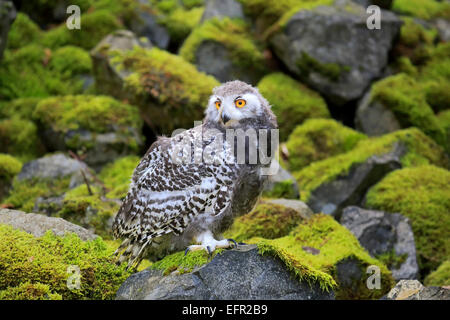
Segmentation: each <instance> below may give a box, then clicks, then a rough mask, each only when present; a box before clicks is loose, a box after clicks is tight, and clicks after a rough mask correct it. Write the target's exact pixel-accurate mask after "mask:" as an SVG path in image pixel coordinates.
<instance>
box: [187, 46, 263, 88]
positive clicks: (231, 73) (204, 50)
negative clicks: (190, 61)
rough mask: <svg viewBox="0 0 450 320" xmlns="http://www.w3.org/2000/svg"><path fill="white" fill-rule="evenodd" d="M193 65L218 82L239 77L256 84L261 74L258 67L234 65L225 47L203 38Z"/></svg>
mask: <svg viewBox="0 0 450 320" xmlns="http://www.w3.org/2000/svg"><path fill="white" fill-rule="evenodd" d="M195 65H196V66H197V69H198V70H199V71H203V72H205V73H207V74H209V75H212V76H214V77H215V78H216V79H217V80H219V81H220V82H226V81H231V80H236V79H239V80H241V81H245V82H247V83H250V84H252V85H256V84H257V82H258V81H259V80H260V79H261V77H262V76H263V74H262V73H261V72H260V71H259V70H260V68H254V67H251V68H243V67H242V66H236V65H235V64H234V63H233V61H232V60H231V58H230V54H229V53H228V50H227V48H226V47H225V46H224V45H223V44H221V43H219V42H215V41H211V40H205V41H203V42H202V43H200V45H199V46H198V47H197V50H196V52H195Z"/></svg>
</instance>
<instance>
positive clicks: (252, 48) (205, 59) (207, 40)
mask: <svg viewBox="0 0 450 320" xmlns="http://www.w3.org/2000/svg"><path fill="white" fill-rule="evenodd" d="M212 52H215V53H213V54H211V53H212ZM180 55H181V56H182V57H183V58H184V59H186V60H187V61H189V62H191V63H193V64H195V65H196V66H197V68H198V69H199V70H200V71H204V72H206V73H208V74H211V75H213V76H215V77H216V78H217V79H218V80H219V81H221V82H226V81H230V80H234V79H241V80H242V81H246V82H249V83H252V84H256V83H257V82H258V80H259V79H260V78H261V77H262V76H263V75H264V74H265V73H266V72H267V66H266V62H265V58H264V55H263V53H262V47H261V45H260V44H259V43H257V42H256V41H255V40H254V39H253V38H252V35H251V33H250V26H249V25H248V24H247V23H245V22H244V21H243V20H240V19H230V18H228V17H225V18H223V19H218V18H212V19H209V20H207V21H205V22H204V23H203V24H201V25H200V26H198V27H196V28H195V29H194V30H193V31H192V33H191V34H190V35H189V37H188V38H187V39H186V41H185V42H184V43H183V46H182V47H181V48H180Z"/></svg>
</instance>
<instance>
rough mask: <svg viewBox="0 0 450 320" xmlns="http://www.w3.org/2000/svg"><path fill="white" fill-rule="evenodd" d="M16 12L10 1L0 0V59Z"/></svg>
mask: <svg viewBox="0 0 450 320" xmlns="http://www.w3.org/2000/svg"><path fill="white" fill-rule="evenodd" d="M16 14H17V11H16V8H15V7H14V4H13V3H12V2H11V1H5V0H0V61H1V60H2V58H3V51H4V50H5V49H6V42H7V40H8V32H9V29H10V26H11V24H12V23H13V22H14V19H16Z"/></svg>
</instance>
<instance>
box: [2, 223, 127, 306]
mask: <svg viewBox="0 0 450 320" xmlns="http://www.w3.org/2000/svg"><path fill="white" fill-rule="evenodd" d="M0 239H1V241H0V270H2V276H1V277H0V290H2V291H1V292H2V293H1V294H2V295H3V296H4V297H6V298H17V297H18V296H21V297H23V298H44V297H45V295H48V298H55V299H56V298H59V297H62V298H63V299H64V300H71V299H113V298H114V296H115V294H116V291H117V289H118V288H119V286H120V285H121V284H122V283H123V281H125V279H126V278H127V277H128V276H129V275H130V272H127V271H126V270H125V265H122V266H120V267H119V266H116V265H115V264H114V262H113V261H112V257H111V255H112V253H113V250H112V249H110V248H108V247H107V245H106V244H105V243H104V242H103V240H102V239H101V238H97V239H95V240H92V241H82V240H80V238H78V236H77V235H75V234H67V235H66V236H64V237H57V236H55V235H53V233H52V232H51V231H48V232H47V233H46V234H45V235H44V236H43V237H41V238H35V237H34V236H32V235H31V234H28V233H26V232H23V231H19V230H15V229H13V228H12V227H10V226H7V225H0ZM69 266H77V267H78V268H79V269H80V274H81V279H80V280H81V281H80V285H81V287H80V289H73V290H70V289H69V288H68V286H67V280H68V278H69V277H70V276H71V274H70V273H69V272H68V268H69ZM30 283H31V284H32V285H31V284H30ZM27 287H28V288H29V291H28V290H26V289H27ZM33 293H34V294H33Z"/></svg>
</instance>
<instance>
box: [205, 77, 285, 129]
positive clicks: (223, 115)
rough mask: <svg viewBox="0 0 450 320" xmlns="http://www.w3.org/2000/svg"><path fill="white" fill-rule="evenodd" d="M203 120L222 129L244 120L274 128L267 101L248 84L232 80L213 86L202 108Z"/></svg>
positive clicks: (273, 120) (242, 122)
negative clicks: (205, 104) (204, 109)
mask: <svg viewBox="0 0 450 320" xmlns="http://www.w3.org/2000/svg"><path fill="white" fill-rule="evenodd" d="M205 115H206V116H205V122H206V123H210V124H214V125H215V126H218V127H222V128H226V129H228V128H238V127H241V126H242V125H243V124H244V123H251V124H253V126H255V125H256V126H258V124H259V125H260V126H261V127H269V128H276V127H277V122H276V117H275V115H274V114H273V113H272V110H271V108H270V104H269V102H268V101H267V100H266V99H265V98H264V97H263V96H262V95H261V94H260V93H259V91H258V89H256V88H254V87H252V86H251V85H249V84H247V83H245V82H242V81H238V80H234V81H229V82H226V83H224V84H222V85H221V86H219V87H216V88H214V89H213V94H212V95H211V97H210V98H209V101H208V106H207V108H206V111H205Z"/></svg>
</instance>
